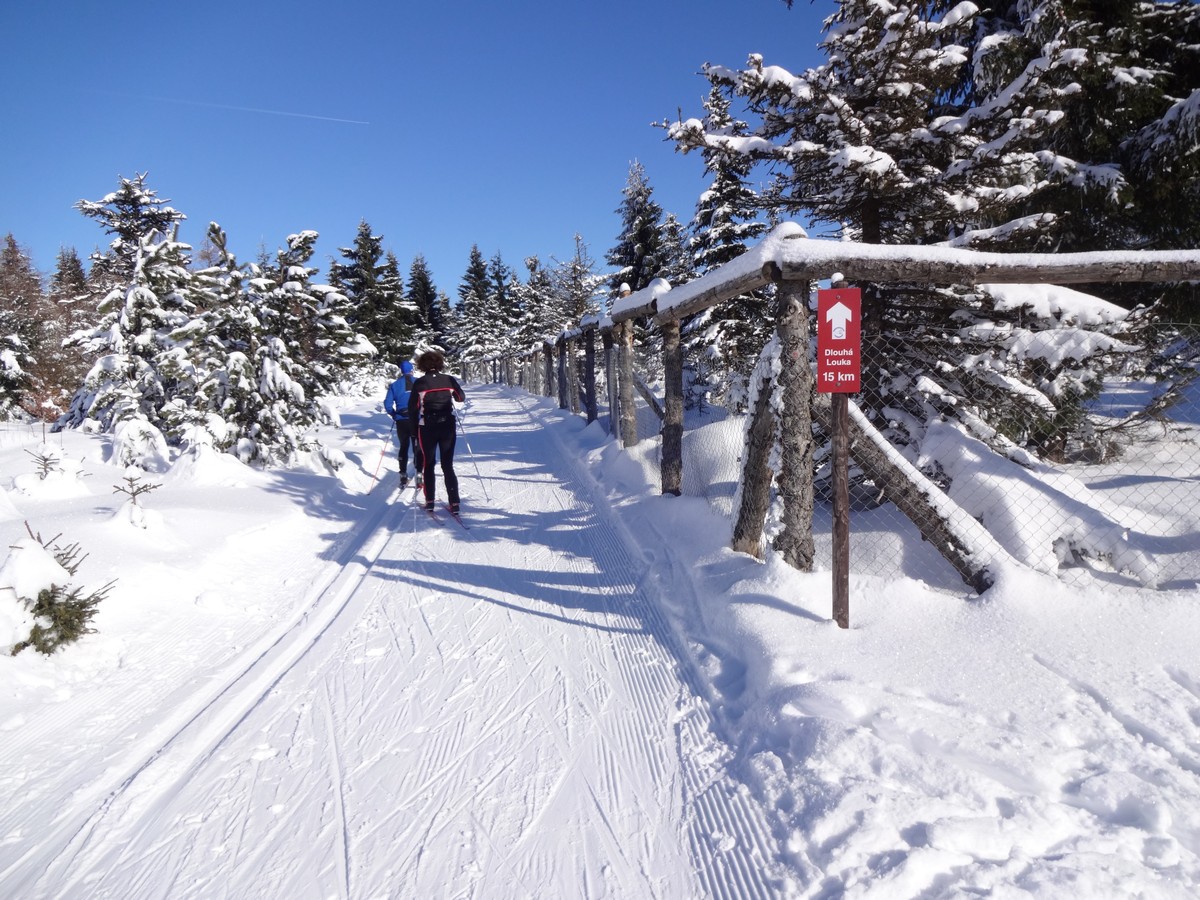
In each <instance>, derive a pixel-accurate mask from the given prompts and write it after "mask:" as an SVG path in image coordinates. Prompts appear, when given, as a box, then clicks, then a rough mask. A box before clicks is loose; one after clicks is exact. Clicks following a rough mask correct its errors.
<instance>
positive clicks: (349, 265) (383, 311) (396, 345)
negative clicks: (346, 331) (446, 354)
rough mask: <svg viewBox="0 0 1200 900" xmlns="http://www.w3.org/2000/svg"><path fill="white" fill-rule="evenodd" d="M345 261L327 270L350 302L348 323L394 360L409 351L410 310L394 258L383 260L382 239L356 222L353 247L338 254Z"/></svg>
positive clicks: (388, 357)
mask: <svg viewBox="0 0 1200 900" xmlns="http://www.w3.org/2000/svg"><path fill="white" fill-rule="evenodd" d="M339 252H340V253H341V255H342V258H343V259H344V260H345V262H334V263H332V264H331V265H330V267H329V282H330V284H331V285H332V286H333V287H334V288H336V289H337V291H338V292H339V293H341V294H343V295H344V296H345V297H346V298H348V300H349V301H350V307H349V308H350V310H351V313H350V315H349V316H348V321H349V324H350V325H351V326H352V327H353V328H355V329H356V330H357V331H359V332H361V333H362V334H363V335H364V336H365V337H366V338H367V339H368V340H369V341H370V342H371V343H372V344H374V345H375V347H376V348H377V349H378V350H379V352H380V354H381V355H382V357H383V358H384V359H387V360H393V361H394V360H396V359H398V358H400V357H401V356H402V355H405V354H407V353H411V352H412V339H413V330H414V325H415V323H414V316H413V310H412V309H411V308H410V307H409V306H408V305H407V304H406V302H405V299H404V281H403V278H402V276H401V275H400V272H399V267H398V266H397V265H396V260H395V257H394V256H391V257H389V258H385V256H384V251H383V238H382V237H381V236H379V235H376V234H373V233H372V231H371V226H370V225H368V224H367V223H366V221H363V222H360V223H359V226H358V232H357V234H356V235H355V238H354V244H353V245H352V246H350V247H342V248H341V249H340V251H339ZM389 259H390V263H389Z"/></svg>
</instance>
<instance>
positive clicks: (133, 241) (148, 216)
mask: <svg viewBox="0 0 1200 900" xmlns="http://www.w3.org/2000/svg"><path fill="white" fill-rule="evenodd" d="M147 175H148V173H146V172H142V173H140V174H138V175H135V176H134V177H133V178H121V179H119V181H120V186H119V187H118V188H117V190H115V191H113V192H112V193H111V194H108V195H106V196H105V197H103V198H102V199H100V200H80V201H79V202H78V203H76V204H75V208H76V209H78V210H79V211H80V212H81V213H83V214H84V215H85V216H87V217H88V218H89V219H95V220H96V221H97V222H99V223H100V225H101V227H102V228H103V229H104V231H105V233H106V234H110V235H112V236H113V239H112V242H111V243H110V244H109V253H108V254H105V255H100V254H96V255H94V256H93V269H94V270H95V269H97V267H98V268H99V272H98V273H97V274H100V273H102V274H103V275H104V277H105V278H106V279H111V280H110V281H109V282H108V283H106V284H104V285H102V287H103V288H104V290H105V293H107V291H108V290H110V289H111V288H112V287H114V286H115V285H116V284H119V283H120V284H124V283H128V282H129V281H130V280H131V279H132V278H133V270H134V268H135V267H136V266H137V264H138V260H139V258H140V256H141V254H142V245H143V242H144V241H145V239H146V237H147V236H149V235H150V234H154V233H157V234H159V235H162V236H163V237H166V236H172V237H173V236H174V235H175V232H176V226H177V225H178V224H179V223H180V222H182V221H184V220H185V219H186V218H187V217H186V216H185V215H184V214H183V213H181V212H179V211H178V210H176V209H172V208H171V207H170V206H167V205H165V204H168V203H170V202H171V201H170V200H160V199H159V198H158V194H157V192H155V191H152V190H150V189H149V188H148V187H146V177H147Z"/></svg>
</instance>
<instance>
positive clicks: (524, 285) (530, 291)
mask: <svg viewBox="0 0 1200 900" xmlns="http://www.w3.org/2000/svg"><path fill="white" fill-rule="evenodd" d="M525 270H526V272H527V273H528V274H527V275H526V278H525V281H524V282H518V283H517V286H516V293H517V307H518V309H520V311H521V315H520V319H519V321H518V322H517V327H516V330H515V332H514V334H513V350H514V352H515V353H517V354H524V353H528V352H529V351H530V350H533V349H535V348H537V349H540V347H541V345H542V342H543V341H545V340H547V339H549V338H550V337H551V336H553V335H556V334H558V333H559V332H561V331H562V329H563V327H564V322H565V317H564V316H563V314H562V312H561V310H560V309H559V308H558V304H557V302H556V298H555V294H554V283H553V275H552V273H551V271H550V270H549V269H547V268H546V267H545V266H543V265H542V261H541V260H540V259H538V258H537V257H536V256H527V257H526V258H525Z"/></svg>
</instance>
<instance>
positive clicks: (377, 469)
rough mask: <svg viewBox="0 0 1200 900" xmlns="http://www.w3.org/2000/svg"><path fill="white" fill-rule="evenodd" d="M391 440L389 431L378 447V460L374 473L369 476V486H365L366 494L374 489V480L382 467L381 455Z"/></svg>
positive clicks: (385, 451)
mask: <svg viewBox="0 0 1200 900" xmlns="http://www.w3.org/2000/svg"><path fill="white" fill-rule="evenodd" d="M391 442H392V436H391V434H390V433H389V434H388V436H387V437H385V438H384V439H383V446H382V447H380V448H379V462H377V463H376V464H375V474H374V475H372V476H371V486H370V487H369V488H367V493H368V494H369V493H371V491H373V490H375V481H376V480H377V479H378V478H379V470H380V469H381V468H382V467H383V455H384V454H385V453H387V448H388V444H390V443H391Z"/></svg>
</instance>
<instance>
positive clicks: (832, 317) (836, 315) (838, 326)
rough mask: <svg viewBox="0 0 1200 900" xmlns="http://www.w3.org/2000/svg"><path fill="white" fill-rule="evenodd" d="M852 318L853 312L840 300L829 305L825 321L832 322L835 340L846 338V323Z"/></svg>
mask: <svg viewBox="0 0 1200 900" xmlns="http://www.w3.org/2000/svg"><path fill="white" fill-rule="evenodd" d="M853 318H854V313H853V312H852V311H851V309H850V307H848V306H847V305H846V304H845V303H843V302H842V301H841V300H839V301H838V302H837V303H835V304H833V306H831V307H829V309H828V311H827V312H826V313H825V321H826V322H832V323H833V339H834V340H835V341H844V340H845V339H846V323H847V322H849V321H850V320H851V319H853Z"/></svg>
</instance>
